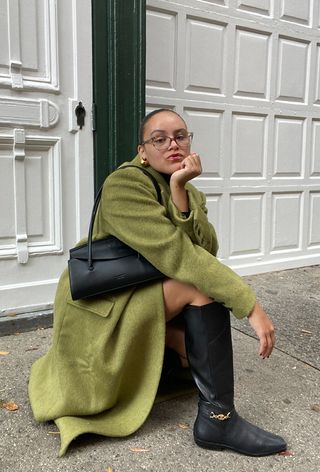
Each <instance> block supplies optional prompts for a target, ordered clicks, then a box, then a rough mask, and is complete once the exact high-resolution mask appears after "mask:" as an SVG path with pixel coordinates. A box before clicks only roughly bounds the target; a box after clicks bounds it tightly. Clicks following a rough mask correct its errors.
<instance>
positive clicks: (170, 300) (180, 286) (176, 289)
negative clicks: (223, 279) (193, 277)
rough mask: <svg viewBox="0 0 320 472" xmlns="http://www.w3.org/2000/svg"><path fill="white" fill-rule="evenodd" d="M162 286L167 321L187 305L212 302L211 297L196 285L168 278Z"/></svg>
mask: <svg viewBox="0 0 320 472" xmlns="http://www.w3.org/2000/svg"><path fill="white" fill-rule="evenodd" d="M162 288H163V298H164V305H165V313H166V320H167V321H169V320H171V319H172V318H174V317H175V316H177V315H178V314H179V313H180V312H181V311H182V310H183V308H184V307H185V306H186V305H197V306H201V305H206V304H207V303H210V302H212V299H211V298H209V297H207V295H205V294H203V293H202V292H200V291H199V290H198V289H197V288H196V287H195V286H194V285H191V284H187V283H184V282H179V281H177V280H174V279H166V280H165V281H164V282H163V284H162Z"/></svg>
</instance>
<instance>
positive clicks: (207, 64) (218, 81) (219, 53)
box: [185, 17, 226, 94]
mask: <svg viewBox="0 0 320 472" xmlns="http://www.w3.org/2000/svg"><path fill="white" fill-rule="evenodd" d="M186 22H187V28H186V78H185V90H186V91H188V90H190V91H199V92H208V93H217V94H223V93H224V83H225V82H224V69H225V65H224V62H225V60H226V54H225V53H226V51H225V35H226V25H224V24H220V23H215V22H212V21H208V20H207V19H205V18H194V17H187V19H186Z"/></svg>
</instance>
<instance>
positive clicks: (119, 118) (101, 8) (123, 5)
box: [92, 0, 146, 191]
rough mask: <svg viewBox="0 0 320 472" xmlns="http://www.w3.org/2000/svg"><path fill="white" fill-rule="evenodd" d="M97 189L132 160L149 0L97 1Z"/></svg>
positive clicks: (140, 111)
mask: <svg viewBox="0 0 320 472" xmlns="http://www.w3.org/2000/svg"><path fill="white" fill-rule="evenodd" d="M92 15H93V16H92V28H93V97H94V109H93V110H94V120H93V121H94V147H95V166H94V173H95V190H96V191H97V189H98V188H99V187H100V185H101V184H102V183H103V181H104V179H105V177H106V176H107V175H108V174H109V173H110V172H112V171H113V170H114V169H115V168H116V167H117V166H118V165H119V164H121V163H122V162H124V161H126V160H128V159H131V158H132V157H133V156H134V154H135V153H136V148H137V144H138V129H139V123H140V121H141V119H142V118H143V116H144V114H145V30H146V28H145V21H146V3H145V0H92Z"/></svg>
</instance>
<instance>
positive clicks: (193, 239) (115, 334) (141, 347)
mask: <svg viewBox="0 0 320 472" xmlns="http://www.w3.org/2000/svg"><path fill="white" fill-rule="evenodd" d="M191 140H192V133H190V132H188V130H187V126H186V123H185V121H184V120H183V119H182V117H181V116H180V115H178V114H177V113H176V112H174V111H171V110H164V109H160V110H155V111H153V112H151V113H150V114H149V115H147V116H146V117H145V118H144V120H143V122H142V124H141V129H140V144H139V146H138V153H139V154H138V156H136V157H135V158H134V159H133V160H132V161H131V163H130V164H131V165H133V166H136V167H141V166H143V168H144V169H145V170H146V171H148V172H149V173H150V174H151V175H152V176H153V177H154V178H155V179H156V180H157V182H158V184H159V186H160V189H161V201H160V202H159V201H158V198H157V194H156V190H155V188H154V185H153V183H152V181H151V180H150V179H149V178H148V177H147V176H146V175H144V174H143V173H142V172H140V171H137V169H135V168H134V167H131V166H130V167H128V168H126V169H123V170H121V172H120V171H118V172H114V173H112V174H111V175H110V176H108V177H107V179H106V181H105V183H104V188H103V192H102V198H101V202H100V207H99V209H98V213H97V217H96V223H95V227H94V238H95V239H98V238H102V237H105V236H107V235H114V236H116V237H117V238H119V239H120V240H121V241H123V242H124V243H126V244H127V245H129V246H131V247H132V248H134V249H135V250H137V251H138V252H140V253H141V254H142V255H143V256H144V257H145V258H146V259H148V260H149V261H150V262H151V263H152V264H153V265H154V266H155V267H156V268H157V269H159V270H160V271H161V272H162V273H163V274H164V275H165V279H164V280H161V281H157V282H154V283H151V284H147V285H143V286H141V285H140V286H137V287H134V288H129V289H125V290H122V291H120V292H114V293H112V294H106V295H102V296H99V297H92V298H89V299H86V300H77V301H74V300H72V298H71V295H70V287H69V278H68V272H67V271H65V272H64V273H63V274H62V276H61V278H60V282H59V285H58V289H57V294H56V299H55V307H54V333H53V343H52V346H51V348H50V350H49V352H48V353H47V354H46V355H45V356H43V357H42V358H40V359H39V360H37V361H36V363H35V364H34V365H33V366H32V370H31V376H30V382H29V395H30V400H31V406H32V409H33V413H34V416H35V418H36V420H37V421H48V420H54V421H55V422H56V424H57V426H58V428H59V430H60V433H61V449H60V455H63V454H64V453H65V452H66V450H67V448H68V446H69V444H70V442H71V441H72V440H73V439H74V438H76V437H77V436H79V435H80V434H83V433H89V432H91V433H96V434H102V435H105V436H126V435H129V434H131V433H133V432H134V431H136V430H137V429H138V428H139V427H140V426H141V425H142V423H143V422H144V421H145V419H146V418H147V416H148V414H149V412H150V410H151V408H152V405H153V403H154V400H155V397H156V393H157V389H158V386H159V380H160V376H161V372H162V367H163V358H164V350H165V346H166V348H167V349H168V350H171V351H172V352H173V351H174V352H176V353H177V355H178V356H179V359H180V360H181V364H182V366H183V367H187V366H189V367H190V370H191V373H192V376H193V379H194V381H195V384H196V386H197V388H198V390H199V408H198V414H197V417H196V420H195V425H194V439H195V442H196V443H197V444H198V445H199V446H201V447H204V448H208V449H223V448H229V449H232V450H234V451H237V452H239V453H242V454H248V455H252V456H264V455H268V454H274V453H277V452H281V451H284V450H285V449H286V443H285V441H284V440H283V439H282V438H281V437H280V436H277V435H274V434H272V433H269V432H267V431H264V430H262V429H260V428H258V427H256V426H254V425H252V424H250V423H249V422H247V421H246V420H244V419H243V418H241V417H240V416H239V415H238V414H237V412H236V410H235V407H234V401H233V398H234V384H233V383H234V381H233V353H232V341H231V328H230V315H229V312H230V311H232V313H233V314H234V316H236V317H237V318H244V317H248V320H249V323H250V325H251V327H252V328H253V330H254V331H255V333H256V334H257V336H258V338H259V342H260V344H259V355H260V356H261V357H262V358H267V357H269V356H270V354H271V352H272V350H273V347H274V343H275V337H274V328H273V324H272V322H271V321H270V319H269V318H268V316H267V314H266V313H265V311H264V310H263V309H262V307H261V306H260V305H259V304H258V303H257V301H256V298H255V294H254V292H253V291H252V289H251V288H250V287H249V286H248V285H247V284H246V283H245V282H244V280H243V279H242V278H241V277H239V276H238V275H237V274H236V273H235V272H233V271H232V270H231V269H230V268H228V267H227V266H225V265H224V264H222V263H221V262H219V260H218V259H217V257H216V255H217V250H218V244H217V239H216V234H215V230H214V228H213V226H212V225H211V224H210V223H209V221H208V218H207V210H206V206H205V197H204V195H203V194H202V193H201V192H199V191H198V190H197V189H196V188H195V187H194V186H192V185H191V184H190V182H189V181H190V180H191V179H193V178H194V177H197V176H199V175H200V174H201V161H200V157H199V155H198V154H196V153H191V150H190V147H191ZM126 164H128V163H126Z"/></svg>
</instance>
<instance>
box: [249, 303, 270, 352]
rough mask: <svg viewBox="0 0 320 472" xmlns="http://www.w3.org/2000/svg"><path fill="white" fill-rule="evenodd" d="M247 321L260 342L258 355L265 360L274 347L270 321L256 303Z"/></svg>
mask: <svg viewBox="0 0 320 472" xmlns="http://www.w3.org/2000/svg"><path fill="white" fill-rule="evenodd" d="M248 320H249V323H250V325H251V326H252V328H253V329H254V331H255V332H256V334H257V336H258V338H259V341H260V345H259V355H260V356H261V357H262V358H263V359H265V358H266V357H269V356H270V355H271V353H272V350H273V348H274V345H275V333H274V327H273V324H272V321H271V320H270V319H269V317H268V315H267V314H266V312H265V311H264V310H263V308H262V307H261V306H260V305H259V304H258V303H256V304H255V306H254V308H253V310H252V312H251V313H250V315H249V317H248Z"/></svg>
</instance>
